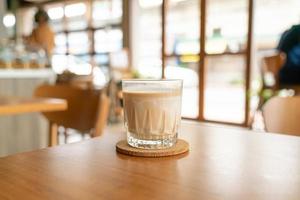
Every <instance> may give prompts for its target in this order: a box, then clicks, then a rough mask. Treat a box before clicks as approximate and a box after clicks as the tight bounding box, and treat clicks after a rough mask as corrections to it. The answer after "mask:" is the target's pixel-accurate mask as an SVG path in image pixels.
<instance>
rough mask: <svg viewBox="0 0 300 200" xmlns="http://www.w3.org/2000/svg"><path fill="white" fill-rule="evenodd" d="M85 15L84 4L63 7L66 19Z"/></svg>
mask: <svg viewBox="0 0 300 200" xmlns="http://www.w3.org/2000/svg"><path fill="white" fill-rule="evenodd" d="M85 13H86V5H85V3H75V4H69V5H66V6H65V15H66V17H76V16H82V15H84V14H85Z"/></svg>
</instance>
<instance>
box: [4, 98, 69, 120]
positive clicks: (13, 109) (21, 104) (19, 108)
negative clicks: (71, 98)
mask: <svg viewBox="0 0 300 200" xmlns="http://www.w3.org/2000/svg"><path fill="white" fill-rule="evenodd" d="M66 108H67V102H66V101H65V100H62V99H52V98H35V97H32V98H21V97H4V96H0V115H9V114H22V113H28V112H49V111H60V110H65V109H66Z"/></svg>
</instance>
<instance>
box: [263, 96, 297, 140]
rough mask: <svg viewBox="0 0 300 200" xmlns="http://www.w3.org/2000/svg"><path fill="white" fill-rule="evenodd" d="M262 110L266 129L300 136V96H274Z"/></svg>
mask: <svg viewBox="0 0 300 200" xmlns="http://www.w3.org/2000/svg"><path fill="white" fill-rule="evenodd" d="M262 111H263V117H264V121H265V128H266V131H268V132H275V133H283V134H290V135H298V136H300V123H299V122H300V121H299V120H300V96H295V97H273V98H271V99H270V100H269V101H267V102H266V104H265V105H264V106H263V109H262Z"/></svg>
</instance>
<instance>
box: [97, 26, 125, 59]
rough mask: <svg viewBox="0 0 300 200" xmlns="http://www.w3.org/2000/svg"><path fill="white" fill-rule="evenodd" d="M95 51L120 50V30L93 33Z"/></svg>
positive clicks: (121, 36)
mask: <svg viewBox="0 0 300 200" xmlns="http://www.w3.org/2000/svg"><path fill="white" fill-rule="evenodd" d="M94 37H95V51H96V52H97V53H105V52H113V51H118V50H120V49H122V45H123V44H122V40H123V33H122V31H121V30H120V29H112V30H97V31H95V35H94Z"/></svg>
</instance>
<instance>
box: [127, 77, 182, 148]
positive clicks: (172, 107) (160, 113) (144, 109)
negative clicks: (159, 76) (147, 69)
mask: <svg viewBox="0 0 300 200" xmlns="http://www.w3.org/2000/svg"><path fill="white" fill-rule="evenodd" d="M182 84H183V83H182V80H139V79H136V80H123V81H122V91H123V101H124V123H125V128H126V131H127V142H128V144H129V145H130V146H133V147H137V148H143V149H163V148H169V147H172V146H173V145H174V144H175V143H176V140H177V134H178V129H179V126H180V120H181V96H182Z"/></svg>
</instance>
